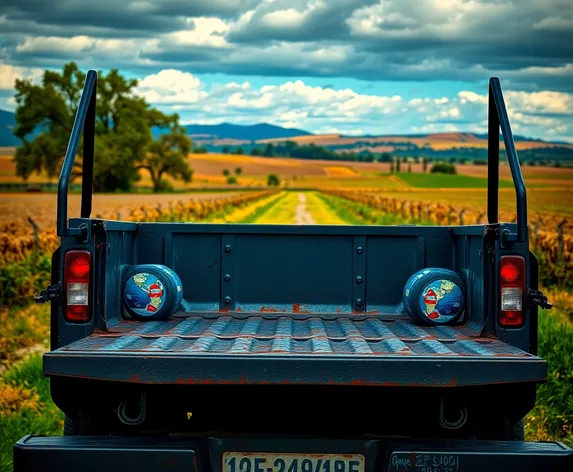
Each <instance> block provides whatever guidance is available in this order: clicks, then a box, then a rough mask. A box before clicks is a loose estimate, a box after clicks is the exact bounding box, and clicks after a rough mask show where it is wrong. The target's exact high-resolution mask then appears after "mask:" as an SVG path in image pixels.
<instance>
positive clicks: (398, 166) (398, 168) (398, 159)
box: [396, 157, 400, 172]
mask: <svg viewBox="0 0 573 472" xmlns="http://www.w3.org/2000/svg"><path fill="white" fill-rule="evenodd" d="M396 172H400V158H399V157H398V158H397V159H396Z"/></svg>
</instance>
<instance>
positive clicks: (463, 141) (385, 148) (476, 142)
mask: <svg viewBox="0 0 573 472" xmlns="http://www.w3.org/2000/svg"><path fill="white" fill-rule="evenodd" d="M15 124H16V123H15V119H14V113H12V112H9V111H4V110H0V147H7V146H18V145H19V144H20V140H19V139H18V138H16V137H15V136H14V135H13V134H12V133H13V130H14V127H15ZM185 128H186V129H187V132H188V134H189V135H190V136H191V137H192V139H193V143H194V144H195V145H196V146H204V147H206V148H207V150H208V151H210V152H221V151H225V152H233V150H234V149H236V148H237V147H239V146H240V147H242V148H243V151H244V152H250V150H251V149H252V148H253V147H259V148H261V147H263V146H265V145H266V144H267V143H276V142H280V141H286V140H293V141H296V142H297V144H299V145H303V144H310V143H314V144H316V145H319V146H324V147H326V148H328V149H330V150H332V151H337V152H343V151H346V152H354V153H363V152H373V153H383V152H390V153H392V154H394V155H398V156H400V155H402V156H413V155H417V156H420V157H422V156H427V157H430V158H438V159H445V158H452V157H457V158H463V159H477V158H480V159H482V158H484V157H485V156H487V135H485V134H479V133H463V132H460V133H434V134H410V135H391V136H372V135H366V136H343V135H339V134H322V135H320V134H317V135H315V134H312V133H310V132H308V131H305V130H301V129H296V128H283V127H281V126H275V125H271V124H268V123H259V124H255V125H235V124H232V123H221V124H218V125H200V124H189V125H185ZM153 134H154V136H159V135H160V134H161V130H159V129H154V130H153ZM514 140H515V144H516V147H517V149H518V151H519V152H520V158H521V157H523V158H524V159H550V160H563V159H567V160H573V144H567V143H562V142H550V141H543V140H541V139H532V138H527V137H523V136H519V135H516V136H514Z"/></svg>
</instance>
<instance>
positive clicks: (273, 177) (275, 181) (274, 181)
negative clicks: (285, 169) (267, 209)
mask: <svg viewBox="0 0 573 472" xmlns="http://www.w3.org/2000/svg"><path fill="white" fill-rule="evenodd" d="M280 184H281V179H279V176H278V175H277V174H269V176H268V178H267V185H268V186H269V187H278V186H279V185H280Z"/></svg>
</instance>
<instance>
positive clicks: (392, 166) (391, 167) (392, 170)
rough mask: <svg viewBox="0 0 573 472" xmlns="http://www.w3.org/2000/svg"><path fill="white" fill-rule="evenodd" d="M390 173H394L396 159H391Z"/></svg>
mask: <svg viewBox="0 0 573 472" xmlns="http://www.w3.org/2000/svg"><path fill="white" fill-rule="evenodd" d="M390 173H391V174H393V173H394V161H390Z"/></svg>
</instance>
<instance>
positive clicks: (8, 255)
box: [0, 190, 274, 265]
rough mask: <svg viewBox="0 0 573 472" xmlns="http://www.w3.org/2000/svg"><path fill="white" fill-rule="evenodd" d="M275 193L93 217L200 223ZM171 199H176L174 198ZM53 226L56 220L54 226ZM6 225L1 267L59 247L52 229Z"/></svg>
mask: <svg viewBox="0 0 573 472" xmlns="http://www.w3.org/2000/svg"><path fill="white" fill-rule="evenodd" d="M272 193H274V191H273V190H262V191H252V192H245V193H238V194H233V195H225V196H215V197H214V196H211V198H202V199H189V198H184V197H183V198H180V199H172V200H169V201H167V202H166V203H163V204H161V203H156V204H144V205H139V206H135V207H132V208H131V209H130V210H129V211H126V210H125V209H123V214H122V212H118V211H117V210H108V211H102V212H100V213H95V214H94V215H93V216H94V217H97V218H103V219H109V220H117V219H121V220H122V221H133V222H144V221H145V222H152V221H201V220H204V219H205V218H208V217H209V216H211V215H213V214H216V213H217V212H220V211H222V210H223V209H225V208H226V207H229V206H232V207H241V206H244V205H246V204H249V203H252V202H254V201H256V200H259V199H261V198H263V197H266V196H269V195H271V194H272ZM171 197H172V198H173V195H171ZM32 221H33V220H32ZM53 222H54V220H52V224H53ZM4 225H5V226H4V229H3V230H2V232H0V265H2V264H9V263H14V262H19V261H22V260H24V259H26V258H27V257H29V256H30V255H31V254H32V253H33V252H34V251H42V252H53V251H54V250H55V249H56V248H57V247H58V246H59V243H60V241H59V238H58V236H57V235H56V230H55V227H53V226H52V227H49V228H46V229H43V230H38V231H37V234H34V232H33V230H32V227H33V226H32V224H30V223H26V222H24V220H18V221H12V222H10V221H9V222H6V223H4ZM9 231H10V232H9ZM20 231H22V232H20Z"/></svg>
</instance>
